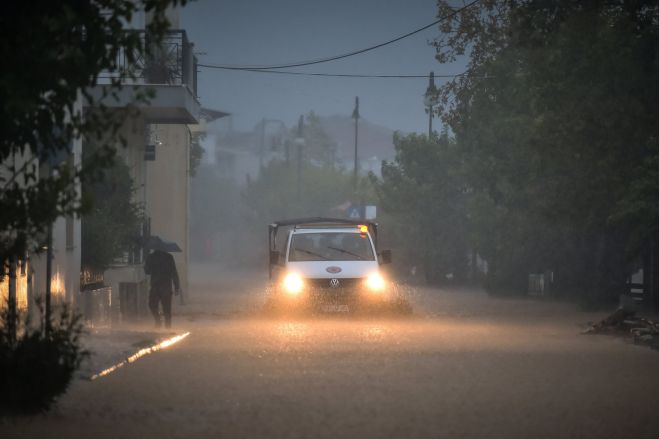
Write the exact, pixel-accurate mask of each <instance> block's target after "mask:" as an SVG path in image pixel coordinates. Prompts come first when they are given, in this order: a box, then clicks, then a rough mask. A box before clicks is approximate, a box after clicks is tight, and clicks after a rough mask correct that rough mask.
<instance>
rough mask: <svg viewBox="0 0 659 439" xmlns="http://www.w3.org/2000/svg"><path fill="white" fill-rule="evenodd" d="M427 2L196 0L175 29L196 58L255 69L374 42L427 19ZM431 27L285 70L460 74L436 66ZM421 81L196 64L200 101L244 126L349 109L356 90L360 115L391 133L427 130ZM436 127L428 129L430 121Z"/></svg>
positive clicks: (430, 17)
mask: <svg viewBox="0 0 659 439" xmlns="http://www.w3.org/2000/svg"><path fill="white" fill-rule="evenodd" d="M436 14H437V10H436V5H435V1H434V0H388V1H387V0H325V1H321V0H277V1H274V0H273V1H267V0H198V1H193V2H191V3H188V5H187V6H186V7H185V8H183V9H182V11H181V17H180V19H181V23H180V25H181V27H182V28H184V29H186V30H187V32H188V36H189V38H190V40H191V41H193V42H194V43H195V50H196V52H202V53H201V54H199V55H198V58H199V62H200V63H202V64H229V65H245V64H247V65H259V64H260V65H262V64H271V63H287V62H292V61H299V60H308V59H315V58H321V57H326V56H332V55H337V54H342V53H345V52H349V51H352V50H355V49H361V48H365V47H368V46H371V45H375V44H379V43H381V42H384V41H386V40H389V39H392V38H395V37H398V36H400V35H402V34H405V33H407V32H410V31H412V30H414V29H417V28H419V27H422V26H424V25H427V24H429V23H431V22H433V21H434V20H435V19H436V18H435V16H436ZM436 35H437V29H436V28H431V29H428V30H426V31H424V32H422V33H420V34H417V35H414V36H412V37H409V38H407V39H405V40H402V41H400V42H397V43H394V44H392V45H389V46H386V47H383V48H380V49H377V50H375V51H372V52H369V53H366V54H362V55H357V56H354V57H351V58H347V59H344V60H339V61H334V62H330V63H324V64H317V65H314V66H308V67H300V68H296V69H291V70H297V71H304V72H323V73H359V74H427V73H428V72H430V71H431V70H434V72H435V74H441V73H446V74H450V73H460V72H461V71H462V69H463V67H462V66H460V65H456V66H440V64H439V63H438V62H437V61H435V59H434V49H433V48H432V47H431V46H429V45H428V44H427V41H428V40H429V39H431V38H433V37H434V36H436ZM427 85H428V81H427V79H423V78H418V79H348V78H318V77H297V76H283V75H270V74H262V73H251V72H235V71H222V70H211V69H207V68H200V72H199V89H198V93H199V95H200V98H201V102H202V105H203V106H205V107H209V108H213V109H218V110H222V111H228V112H230V113H232V114H233V125H234V127H235V128H238V129H242V130H251V129H252V128H253V126H254V124H255V123H256V122H257V121H258V120H260V119H261V118H263V117H266V118H269V119H280V120H283V121H284V122H285V123H286V124H287V125H289V126H291V125H293V124H294V123H295V121H296V120H297V118H298V116H299V115H300V114H302V113H306V112H308V111H310V110H314V111H315V112H316V113H318V114H320V115H334V114H345V115H350V114H351V112H352V109H353V106H354V99H355V96H359V99H360V112H361V115H362V117H364V118H366V119H368V120H370V121H372V122H375V123H377V124H380V125H384V126H387V127H389V128H391V129H398V130H402V131H406V132H426V131H427V124H428V116H427V115H426V114H425V112H424V107H423V93H424V92H425V90H426V87H427ZM437 125H438V124H437V123H436V124H435V127H437Z"/></svg>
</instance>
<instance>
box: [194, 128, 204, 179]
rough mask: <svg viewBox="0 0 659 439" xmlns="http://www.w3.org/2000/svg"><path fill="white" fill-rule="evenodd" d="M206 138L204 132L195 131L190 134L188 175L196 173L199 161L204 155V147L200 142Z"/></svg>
mask: <svg viewBox="0 0 659 439" xmlns="http://www.w3.org/2000/svg"><path fill="white" fill-rule="evenodd" d="M205 138H206V133H204V132H201V131H199V132H196V133H192V134H191V135H190V176H191V177H194V176H195V175H196V174H197V168H199V164H200V163H201V159H202V157H203V156H204V152H205V151H204V147H203V146H201V142H203V140H204V139H205Z"/></svg>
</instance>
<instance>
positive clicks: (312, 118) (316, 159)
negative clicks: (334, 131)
mask: <svg viewBox="0 0 659 439" xmlns="http://www.w3.org/2000/svg"><path fill="white" fill-rule="evenodd" d="M297 131H298V127H294V128H292V129H291V137H293V138H295V137H296V136H297V135H298V132H297ZM302 138H303V139H304V147H303V149H302V153H303V160H305V161H307V162H311V163H313V164H314V165H316V166H334V165H335V163H336V142H335V141H334V139H332V138H331V137H330V136H329V135H328V134H327V133H326V132H325V130H324V129H323V127H322V124H321V121H320V117H319V116H318V115H317V114H316V113H315V112H313V111H310V112H309V113H307V114H306V116H305V118H304V126H303V129H302ZM292 158H293V157H291V159H292Z"/></svg>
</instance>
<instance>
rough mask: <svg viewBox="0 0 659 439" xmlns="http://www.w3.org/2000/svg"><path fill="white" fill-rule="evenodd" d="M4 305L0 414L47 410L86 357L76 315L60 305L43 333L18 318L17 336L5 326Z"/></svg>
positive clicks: (1, 316) (0, 322) (0, 329)
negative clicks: (48, 329)
mask: <svg viewBox="0 0 659 439" xmlns="http://www.w3.org/2000/svg"><path fill="white" fill-rule="evenodd" d="M8 319H9V313H8V311H7V307H5V308H4V310H3V311H2V313H1V314H0V389H2V390H1V391H0V417H2V416H7V415H25V414H35V413H40V412H44V411H47V410H48V409H49V408H50V407H51V406H52V404H53V403H54V402H55V400H56V398H57V397H58V396H59V395H61V394H63V393H64V392H65V391H66V389H67V388H68V386H69V384H70V383H71V380H72V378H73V374H74V373H75V371H76V370H77V369H78V367H79V366H80V363H81V362H82V361H83V359H85V358H86V357H87V356H88V353H87V351H85V350H84V349H83V348H82V346H81V343H80V336H81V334H82V331H83V326H82V322H81V319H80V316H78V315H77V314H75V313H74V312H72V311H71V310H70V309H69V308H68V307H66V306H64V307H61V308H60V309H59V312H57V313H56V316H55V317H54V318H53V320H52V323H51V329H50V331H48V333H46V331H44V328H43V325H42V327H41V328H36V329H34V328H30V325H29V319H28V317H27V316H21V317H20V318H19V319H18V322H17V323H18V325H17V326H18V331H17V332H18V335H17V336H16V337H15V339H13V338H14V337H12V335H11V334H10V332H9V330H8V328H9V325H8V324H7V323H8V321H9V320H8Z"/></svg>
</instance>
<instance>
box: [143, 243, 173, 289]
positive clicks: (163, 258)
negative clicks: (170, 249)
mask: <svg viewBox="0 0 659 439" xmlns="http://www.w3.org/2000/svg"><path fill="white" fill-rule="evenodd" d="M144 272H145V273H146V274H150V275H151V291H152V292H156V293H171V292H172V283H173V284H174V288H175V289H176V290H177V291H178V290H180V289H181V285H180V284H179V279H178V273H177V272H176V264H175V263H174V257H173V256H172V255H170V254H169V253H167V252H164V251H162V250H154V251H153V252H152V253H151V254H150V255H149V256H147V257H146V263H145V264H144Z"/></svg>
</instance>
